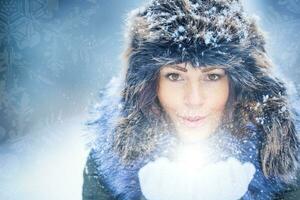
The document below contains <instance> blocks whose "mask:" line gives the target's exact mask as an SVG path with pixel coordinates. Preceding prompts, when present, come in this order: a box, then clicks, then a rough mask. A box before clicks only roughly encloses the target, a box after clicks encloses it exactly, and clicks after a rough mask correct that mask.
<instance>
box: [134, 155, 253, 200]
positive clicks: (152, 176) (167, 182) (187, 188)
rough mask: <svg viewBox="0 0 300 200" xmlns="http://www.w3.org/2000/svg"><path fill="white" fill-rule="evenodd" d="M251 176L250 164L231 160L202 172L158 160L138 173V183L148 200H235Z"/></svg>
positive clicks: (246, 187) (206, 167)
mask: <svg viewBox="0 0 300 200" xmlns="http://www.w3.org/2000/svg"><path fill="white" fill-rule="evenodd" d="M254 173H255V167H254V166H253V164H251V163H243V164H242V163H241V162H240V161H238V160H237V159H235V158H229V159H228V160H226V161H220V162H217V163H210V164H207V165H205V166H203V167H202V168H193V167H190V166H188V165H184V164H183V163H180V161H170V160H168V159H167V158H159V159H157V160H156V161H154V162H150V163H148V164H147V165H145V166H144V167H143V168H141V169H140V171H139V179H140V184H141V190H142V192H143V194H144V196H145V197H146V198H147V199H148V200H169V199H172V200H182V199H185V200H189V199H190V200H197V199H201V200H203V199H209V200H236V199H239V198H241V197H243V195H244V194H245V193H246V192H247V189H248V185H249V183H250V182H251V179H252V177H253V175H254Z"/></svg>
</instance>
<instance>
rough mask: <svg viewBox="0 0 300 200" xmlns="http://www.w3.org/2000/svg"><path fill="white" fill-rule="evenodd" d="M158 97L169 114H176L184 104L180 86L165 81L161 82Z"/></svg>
mask: <svg viewBox="0 0 300 200" xmlns="http://www.w3.org/2000/svg"><path fill="white" fill-rule="evenodd" d="M157 96H158V100H159V102H160V104H161V106H162V107H163V109H164V110H165V111H166V112H168V114H172V113H170V112H175V110H176V109H178V108H179V107H180V105H181V102H182V94H181V88H180V86H174V84H170V83H167V82H165V81H160V82H159V85H158V90H157Z"/></svg>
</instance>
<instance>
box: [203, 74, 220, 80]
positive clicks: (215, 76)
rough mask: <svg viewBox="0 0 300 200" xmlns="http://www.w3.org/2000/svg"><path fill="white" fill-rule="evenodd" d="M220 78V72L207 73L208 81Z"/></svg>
mask: <svg viewBox="0 0 300 200" xmlns="http://www.w3.org/2000/svg"><path fill="white" fill-rule="evenodd" d="M220 78H222V76H221V75H220V74H207V80H209V81H217V80H219V79H220Z"/></svg>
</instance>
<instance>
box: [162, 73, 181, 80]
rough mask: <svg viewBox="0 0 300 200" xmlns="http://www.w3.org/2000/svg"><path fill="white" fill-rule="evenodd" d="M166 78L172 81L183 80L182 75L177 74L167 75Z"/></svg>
mask: <svg viewBox="0 0 300 200" xmlns="http://www.w3.org/2000/svg"><path fill="white" fill-rule="evenodd" d="M166 77H167V78H168V79H169V80H171V81H181V80H183V79H182V77H181V76H180V74H177V73H169V74H167V75H166Z"/></svg>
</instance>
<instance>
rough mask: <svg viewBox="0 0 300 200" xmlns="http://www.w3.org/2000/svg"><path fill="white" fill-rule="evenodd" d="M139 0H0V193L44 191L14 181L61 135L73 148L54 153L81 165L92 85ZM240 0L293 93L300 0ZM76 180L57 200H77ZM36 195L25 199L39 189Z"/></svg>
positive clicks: (111, 59)
mask: <svg viewBox="0 0 300 200" xmlns="http://www.w3.org/2000/svg"><path fill="white" fill-rule="evenodd" d="M144 1H145V0H130V1H121V0H110V1H101V0H100V1H97V0H86V1H81V0H74V1H67V0H1V1H0V171H1V172H2V173H1V174H0V180H1V182H0V199H20V198H22V197H24V195H26V192H28V191H33V190H32V188H34V187H36V189H35V190H34V191H35V192H36V191H38V190H40V191H44V190H43V189H42V188H39V187H37V185H34V184H33V185H32V188H28V187H29V186H28V187H27V188H26V187H25V186H24V185H22V184H20V186H18V187H17V186H16V185H13V184H14V183H16V182H14V179H17V178H18V177H20V178H23V180H24V184H25V180H26V179H25V178H24V177H25V176H23V174H24V173H22V172H23V171H24V169H28V171H30V170H32V169H33V168H32V167H29V166H30V165H32V166H34V169H39V168H42V167H43V165H42V164H41V163H44V162H45V159H42V157H43V156H40V155H46V154H51V153H52V154H53V155H56V153H57V152H59V151H53V152H52V149H59V148H58V147H57V146H63V145H65V144H66V143H68V142H66V140H68V141H69V144H70V145H71V146H72V148H71V147H70V148H67V149H60V151H63V150H64V151H70V150H73V151H74V152H77V153H78V154H81V155H82V156H81V159H82V160H81V161H80V162H79V163H80V164H82V162H83V161H84V153H85V152H86V151H84V150H82V149H83V146H84V145H83V142H82V141H81V138H82V137H83V136H82V134H83V133H82V132H80V131H78V132H76V131H77V130H78V129H81V128H82V127H81V126H80V123H81V122H84V120H85V118H86V114H87V110H88V108H89V106H90V105H92V104H93V102H94V101H95V99H96V97H97V95H98V91H99V90H100V89H101V88H102V87H103V86H104V85H105V84H106V83H107V82H108V80H109V79H110V78H111V77H112V76H113V75H115V74H116V73H117V72H119V70H120V68H121V60H120V59H119V57H120V56H119V55H120V53H121V51H122V46H123V44H122V40H123V33H122V30H123V25H122V23H123V21H124V17H125V15H126V13H127V12H128V11H130V10H131V9H132V8H135V7H137V6H138V5H140V3H141V2H144ZM243 2H244V4H245V5H246V10H248V11H249V13H251V14H255V15H257V16H259V21H258V22H259V24H260V26H261V27H262V28H263V30H264V31H265V32H266V35H267V45H268V51H269V53H270V55H271V58H272V60H273V62H274V63H275V65H276V67H277V68H276V70H278V73H280V74H281V75H282V77H284V78H287V79H289V80H291V82H293V83H295V91H297V90H298V91H300V84H299V81H300V68H299V67H298V63H300V54H299V52H300V35H299V31H300V1H299V0H275V1H274V0H265V1H260V0H254V1H250V2H249V1H247V0H244V1H243ZM74 124H77V126H76V125H74ZM68 127H69V128H68ZM74 131H75V132H76V133H73V134H72V132H74ZM74 138H75V139H74ZM72 141H73V142H72ZM76 145H82V149H81V150H76V147H75V148H74V146H76ZM49 149H50V151H49ZM37 153H38V154H37ZM68 156H69V155H68ZM74 156H76V155H73V157H74ZM54 157H55V156H54ZM70 157H72V156H70ZM48 158H49V156H48ZM34 159H35V161H33V160H34ZM51 159H52V158H51ZM51 159H50V160H51ZM53 159H54V158H53ZM54 160H55V159H54ZM62 160H63V159H62ZM25 163H27V164H25ZM28 163H30V164H28ZM47 163H48V164H50V165H51V162H50V161H48V162H47ZM73 164H74V165H76V164H78V163H73ZM26 167H27V168H26ZM62 167H63V166H62ZM80 167H81V165H80V166H79V167H78V168H77V172H80V170H81V168H80ZM61 171H63V170H61ZM40 173H44V171H41V172H40ZM31 174H32V173H31ZM33 174H34V173H33ZM79 176H80V177H81V173H80V174H78V179H76V180H75V182H76V181H79V179H80V177H79ZM36 177H39V173H37V174H36ZM3 180H4V181H3ZM43 181H44V180H43ZM21 183H22V181H21ZM45 184H49V182H47V181H45ZM50 185H51V184H50ZM78 185H80V184H77V185H76V186H67V185H65V187H63V186H62V187H63V188H64V189H65V190H69V193H68V192H66V191H64V192H65V193H66V195H65V196H64V197H65V198H64V199H68V198H69V199H70V198H71V199H80V197H74V196H68V195H71V194H72V189H74V188H75V189H76V188H77V189H78ZM24 188H25V189H24ZM75 189H74V190H75ZM49 191H52V190H51V189H49ZM61 192H62V191H61ZM79 193H80V191H79ZM75 194H78V192H77V193H75ZM27 195H28V194H27ZM36 195H37V196H35V197H33V196H30V197H29V196H28V199H40V197H41V196H42V195H43V193H42V192H40V195H41V196H38V194H36ZM59 197H62V196H59ZM59 197H57V196H55V195H54V196H52V198H50V199H59Z"/></svg>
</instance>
